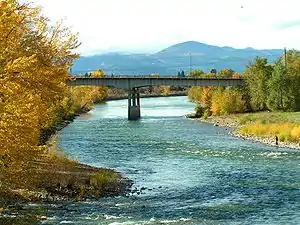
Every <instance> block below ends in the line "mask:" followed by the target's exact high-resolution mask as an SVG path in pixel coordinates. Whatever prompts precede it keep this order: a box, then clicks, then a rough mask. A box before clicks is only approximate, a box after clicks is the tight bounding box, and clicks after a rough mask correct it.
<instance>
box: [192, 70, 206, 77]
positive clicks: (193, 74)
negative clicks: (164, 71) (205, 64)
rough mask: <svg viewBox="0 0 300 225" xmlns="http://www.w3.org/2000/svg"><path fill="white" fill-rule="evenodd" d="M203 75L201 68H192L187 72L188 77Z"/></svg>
mask: <svg viewBox="0 0 300 225" xmlns="http://www.w3.org/2000/svg"><path fill="white" fill-rule="evenodd" d="M203 76H205V73H204V72H203V70H193V71H191V72H189V74H188V77H203Z"/></svg>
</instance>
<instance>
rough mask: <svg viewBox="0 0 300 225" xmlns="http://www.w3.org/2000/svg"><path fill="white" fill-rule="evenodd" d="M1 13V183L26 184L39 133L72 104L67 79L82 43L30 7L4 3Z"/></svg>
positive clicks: (37, 152) (0, 3)
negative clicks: (75, 50) (4, 181)
mask: <svg viewBox="0 0 300 225" xmlns="http://www.w3.org/2000/svg"><path fill="white" fill-rule="evenodd" d="M0 9H1V10H0V172H1V173H0V174H1V177H0V179H1V180H2V181H3V180H6V181H7V182H12V181H14V180H15V181H16V180H18V182H19V183H21V182H22V181H23V182H24V183H26V182H28V179H26V177H28V176H26V174H27V175H28V173H29V171H30V170H29V168H30V167H32V162H33V161H34V160H35V159H36V158H37V157H39V156H40V154H42V153H43V147H41V146H39V143H40V135H41V133H42V132H43V131H44V130H46V129H48V128H49V127H51V126H53V125H54V124H55V123H56V122H57V121H58V120H59V119H62V118H63V117H65V116H67V115H68V114H69V109H70V107H71V106H72V104H73V103H72V99H71V98H70V92H69V90H68V88H67V86H66V84H65V80H66V78H67V77H68V75H69V74H68V70H69V68H70V67H71V65H72V63H73V60H74V59H76V58H77V57H78V55H77V54H75V53H73V52H72V50H73V49H75V48H76V47H77V46H78V45H79V43H78V41H77V36H76V35H74V34H72V33H71V32H70V31H69V30H68V29H67V28H65V27H64V26H63V25H62V24H61V23H58V24H55V25H49V23H48V19H47V18H45V17H44V16H43V15H42V14H41V12H40V10H39V9H38V8H36V7H34V6H32V5H31V4H29V3H20V1H17V0H2V1H0ZM2 184H3V182H2Z"/></svg>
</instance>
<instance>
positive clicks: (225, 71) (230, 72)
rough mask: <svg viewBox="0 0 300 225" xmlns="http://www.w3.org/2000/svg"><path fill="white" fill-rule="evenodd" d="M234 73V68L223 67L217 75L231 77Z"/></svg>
mask: <svg viewBox="0 0 300 225" xmlns="http://www.w3.org/2000/svg"><path fill="white" fill-rule="evenodd" d="M233 74H234V71H233V70H232V69H222V70H220V71H219V72H218V74H217V77H222V78H223V77H224V78H231V77H232V76H233Z"/></svg>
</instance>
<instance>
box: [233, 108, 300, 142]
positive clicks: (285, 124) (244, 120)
mask: <svg viewBox="0 0 300 225" xmlns="http://www.w3.org/2000/svg"><path fill="white" fill-rule="evenodd" d="M236 116H237V119H238V123H239V124H240V125H242V128H241V129H240V131H239V132H240V133H241V134H243V135H254V136H258V137H270V138H274V137H275V136H278V138H279V141H283V142H295V143H300V112H259V113H246V114H239V115H236Z"/></svg>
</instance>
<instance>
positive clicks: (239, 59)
mask: <svg viewBox="0 0 300 225" xmlns="http://www.w3.org/2000/svg"><path fill="white" fill-rule="evenodd" d="M282 52H283V50H282V49H270V50H257V49H253V48H245V49H235V48H232V47H218V46H213V45H207V44H204V43H200V42H195V41H188V42H183V43H179V44H176V45H172V46H170V47H168V48H166V49H163V50H162V51H159V52H157V53H154V54H122V53H107V54H102V55H95V56H82V57H80V58H79V59H78V60H77V61H76V62H75V63H74V66H73V67H72V73H73V74H84V73H85V72H88V71H94V70H96V69H102V70H104V72H105V73H106V74H108V75H111V74H114V75H118V74H122V75H149V74H152V73H159V74H160V75H177V72H178V71H181V70H184V71H186V72H188V71H189V70H190V67H191V69H192V70H194V69H202V70H204V71H206V72H208V71H210V70H211V69H212V68H216V69H217V70H221V69H224V68H231V69H233V70H234V71H237V72H243V71H244V70H245V68H246V65H247V64H248V62H249V61H252V60H253V59H254V58H255V57H256V56H261V57H268V60H269V62H273V61H274V60H276V59H277V58H278V57H279V56H280V55H281V54H282Z"/></svg>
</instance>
